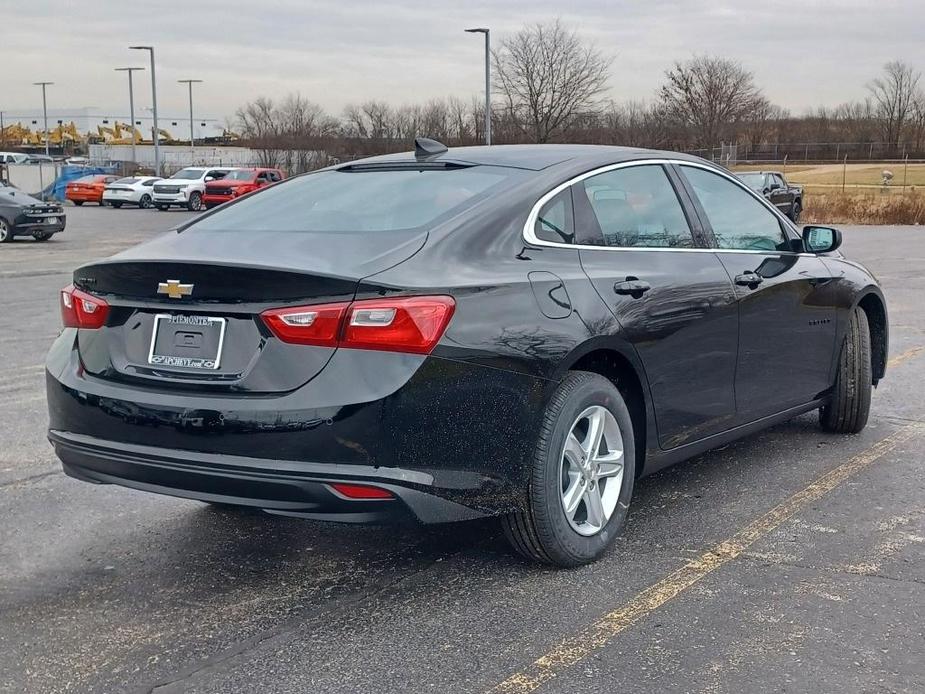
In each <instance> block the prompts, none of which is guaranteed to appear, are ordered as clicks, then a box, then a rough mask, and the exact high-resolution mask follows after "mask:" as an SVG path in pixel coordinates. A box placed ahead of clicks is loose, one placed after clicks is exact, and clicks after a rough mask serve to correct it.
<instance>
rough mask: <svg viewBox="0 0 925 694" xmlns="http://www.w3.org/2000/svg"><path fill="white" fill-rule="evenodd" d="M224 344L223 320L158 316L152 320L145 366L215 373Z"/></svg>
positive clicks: (206, 317)
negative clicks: (211, 371) (204, 370)
mask: <svg viewBox="0 0 925 694" xmlns="http://www.w3.org/2000/svg"><path fill="white" fill-rule="evenodd" d="M224 341H225V319H224V318H215V317H212V316H182V315H173V314H170V313H159V314H157V315H156V316H154V328H153V330H152V332H151V349H150V351H149V352H148V363H149V364H151V365H153V366H169V367H177V368H182V369H208V370H215V369H217V368H218V367H219V365H220V364H221V358H222V344H223V343H224Z"/></svg>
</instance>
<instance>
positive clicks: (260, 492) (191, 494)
mask: <svg viewBox="0 0 925 694" xmlns="http://www.w3.org/2000/svg"><path fill="white" fill-rule="evenodd" d="M48 438H49V440H50V441H51V443H52V445H53V446H54V448H55V453H57V455H58V457H59V458H60V459H61V461H62V463H63V465H64V472H65V473H67V474H68V475H70V476H71V477H74V478H76V479H79V480H83V481H85V482H93V483H96V484H118V485H121V486H124V487H130V488H133V489H139V490H142V491H148V492H155V493H159V494H168V495H170V496H177V497H182V498H185V499H198V500H200V501H208V502H213V503H225V504H239V505H242V506H251V507H255V508H260V509H264V510H266V511H269V512H270V513H280V514H284V515H297V516H300V517H305V518H314V519H318V520H330V521H340V522H344V523H396V522H402V521H409V520H417V521H420V522H422V523H441V522H448V521H459V520H467V519H472V518H478V517H480V516H482V515H484V514H482V513H479V512H477V511H474V510H473V509H470V508H467V507H466V506H463V505H461V504H458V503H455V502H453V501H449V500H447V499H444V498H441V497H439V496H436V495H434V494H430V493H428V491H427V490H428V488H429V487H431V486H432V485H433V477H432V476H431V475H428V474H427V473H422V472H417V471H413V470H402V469H399V468H388V469H384V468H375V467H372V466H358V465H350V466H345V465H337V464H323V463H306V462H303V461H289V460H273V461H270V460H266V459H263V458H247V457H243V456H229V455H220V454H210V453H199V452H192V451H179V450H172V449H164V448H155V447H152V446H139V445H131V444H124V443H116V442H113V441H104V440H102V439H97V438H94V437H92V436H83V435H80V434H70V433H67V432H61V431H54V430H52V431H49V433H48ZM332 482H353V483H365V484H374V485H375V486H377V487H379V488H382V489H387V490H388V491H390V492H391V493H392V494H393V495H394V498H393V499H368V500H353V499H346V498H344V497H343V496H341V495H339V494H338V493H337V492H335V491H334V490H333V489H331V487H330V486H328V485H329V484H330V483H332Z"/></svg>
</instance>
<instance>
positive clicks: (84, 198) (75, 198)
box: [64, 191, 103, 202]
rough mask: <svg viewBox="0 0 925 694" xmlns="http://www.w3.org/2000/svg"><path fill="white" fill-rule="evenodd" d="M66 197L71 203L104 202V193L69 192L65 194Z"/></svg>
mask: <svg viewBox="0 0 925 694" xmlns="http://www.w3.org/2000/svg"><path fill="white" fill-rule="evenodd" d="M64 197H65V198H67V199H68V200H70V201H71V202H102V201H103V194H102V193H94V192H90V191H88V192H86V193H84V192H77V193H75V192H71V191H68V192H67V193H65V196H64Z"/></svg>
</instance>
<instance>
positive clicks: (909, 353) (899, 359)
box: [886, 347, 925, 369]
mask: <svg viewBox="0 0 925 694" xmlns="http://www.w3.org/2000/svg"><path fill="white" fill-rule="evenodd" d="M922 351H925V347H913V348H912V349H907V350H906V351H905V352H901V353H899V354H897V355H896V356H895V357H893V358H892V359H890V360H889V361H888V362H887V363H886V365H887V366H888V367H889V368H891V369H892V368H893V367H894V366H898V365H900V364H902V363H903V362H904V361H906V359H912V357H914V356H916V355H917V354H919V353H920V352H922Z"/></svg>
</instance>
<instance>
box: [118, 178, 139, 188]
mask: <svg viewBox="0 0 925 694" xmlns="http://www.w3.org/2000/svg"><path fill="white" fill-rule="evenodd" d="M140 180H141V179H140V178H132V177H131V176H130V177H129V178H120V179H119V180H118V181H113V183H121V184H122V185H125V186H130V185H132V184H133V183H136V182H138V181H140Z"/></svg>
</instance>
